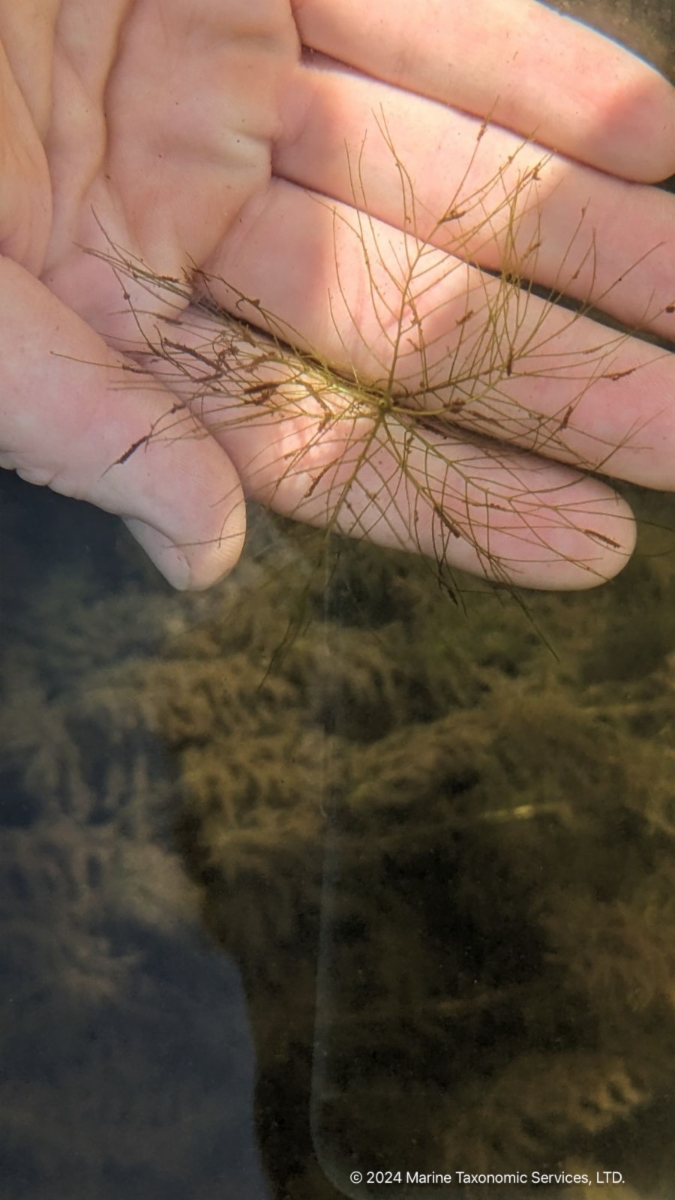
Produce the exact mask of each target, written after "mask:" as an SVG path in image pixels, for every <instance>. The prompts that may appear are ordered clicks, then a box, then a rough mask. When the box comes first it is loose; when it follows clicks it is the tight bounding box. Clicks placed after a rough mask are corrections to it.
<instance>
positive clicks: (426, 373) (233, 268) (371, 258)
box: [210, 182, 675, 488]
mask: <svg viewBox="0 0 675 1200" xmlns="http://www.w3.org/2000/svg"><path fill="white" fill-rule="evenodd" d="M280 228H283V229H284V239H283V241H280V240H279V238H278V230H279V229H280ZM272 248H274V256H272ZM271 261H274V271H271V270H270V268H269V263H270V262H271ZM214 271H215V278H214V279H212V280H211V283H210V287H211V289H212V291H213V294H214V295H215V296H216V298H217V299H219V300H221V301H222V302H223V304H224V305H225V306H226V307H228V308H230V309H231V310H233V311H234V310H236V311H238V312H240V313H241V315H243V316H248V317H249V319H251V320H254V321H261V320H262V319H264V314H265V312H267V313H268V314H274V317H275V318H278V320H277V321H276V322H275V321H272V322H271V325H272V328H273V329H274V331H275V332H276V333H277V334H281V335H282V336H283V334H284V330H286V337H287V340H294V341H296V340H297V341H300V343H301V344H302V345H303V346H305V347H306V348H308V349H311V351H312V352H313V353H314V354H315V355H316V356H317V357H318V358H320V359H322V360H323V361H327V362H330V363H332V364H333V366H335V367H337V369H339V370H340V371H342V372H343V373H344V374H345V375H347V376H348V377H349V376H351V377H356V378H357V379H358V380H359V381H361V382H362V383H367V384H368V385H372V386H375V387H377V388H379V389H380V391H381V392H383V393H384V394H385V395H388V396H389V399H390V400H391V401H392V403H393V402H396V403H397V404H398V406H399V407H401V405H404V406H407V407H409V408H418V409H419V408H426V410H427V411H428V412H431V413H433V414H434V415H435V416H436V417H440V418H442V419H445V420H447V419H450V420H451V421H452V423H453V424H457V423H459V424H462V425H463V426H464V427H465V428H470V429H474V430H478V431H480V432H483V433H485V432H487V433H489V434H490V435H491V436H494V437H503V438H505V439H506V440H508V441H509V442H510V443H515V444H518V445H521V446H524V447H532V448H534V449H537V450H540V451H541V452H542V453H544V454H546V455H547V456H549V457H555V458H559V459H562V460H563V461H569V462H572V463H575V464H577V465H580V466H582V467H584V468H591V469H594V470H598V471H604V472H605V473H609V474H612V475H614V476H616V477H618V478H623V479H629V480H631V481H633V482H636V483H642V484H644V485H646V486H651V487H660V488H672V487H673V486H675V409H674V407H673V403H672V397H673V395H674V394H675V359H674V358H673V356H672V355H668V354H666V353H664V352H663V351H661V350H658V349H657V348H655V347H654V346H652V345H649V344H647V343H645V342H642V341H640V340H638V339H635V338H628V337H622V336H621V335H620V334H617V333H615V332H614V331H613V330H608V329H607V328H605V327H604V326H601V325H598V324H596V323H595V322H593V321H591V320H589V319H588V318H587V317H585V316H583V315H581V314H578V313H573V312H570V311H568V310H567V309H564V308H562V307H560V306H558V305H553V304H550V303H547V302H546V301H544V300H541V299H539V298H538V297H537V296H535V295H533V294H532V293H531V292H529V291H527V290H522V289H521V288H520V287H519V286H518V281H517V280H516V281H515V282H514V281H511V280H509V279H507V278H494V277H492V276H486V275H483V274H482V273H481V272H479V271H477V270H475V269H474V268H472V267H470V266H467V264H465V263H463V262H461V261H459V260H457V259H454V258H452V256H448V255H445V254H444V253H443V252H441V251H439V250H433V249H432V250H429V249H428V248H425V247H424V246H420V245H419V243H418V242H417V241H416V240H415V239H414V238H410V237H409V236H407V235H406V234H404V233H401V231H400V230H394V229H392V228H391V227H390V226H388V225H384V224H383V223H382V222H378V221H375V220H365V219H363V220H362V219H360V218H359V217H358V215H357V216H356V217H355V215H354V211H353V209H350V208H349V207H348V206H342V205H339V204H336V205H333V204H330V205H328V204H326V203H325V202H320V201H319V200H317V198H315V197H313V196H312V195H310V194H308V193H306V192H304V191H302V190H301V189H298V188H295V187H294V186H293V185H290V184H287V183H283V182H278V183H277V185H276V186H275V187H274V188H273V189H271V191H270V192H269V193H268V194H267V195H266V197H265V200H264V202H263V201H260V202H259V205H258V208H257V211H256V212H255V213H254V214H252V215H251V223H250V226H249V227H248V229H247V230H246V237H245V238H242V239H241V240H239V241H238V242H237V243H236V245H235V246H234V247H233V248H230V246H224V247H223V248H222V254H221V257H220V259H218V260H217V261H216V262H215V264H214ZM223 280H226V281H227V282H226V283H223V282H222V281H223ZM234 289H238V290H237V291H235V290H234ZM242 296H243V297H248V298H250V299H254V300H255V303H254V304H251V303H250V302H249V303H246V301H245V300H244V301H241V299H239V300H238V299H237V298H238V297H242ZM297 331H301V333H298V332H297Z"/></svg>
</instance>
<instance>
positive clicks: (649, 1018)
mask: <svg viewBox="0 0 675 1200" xmlns="http://www.w3.org/2000/svg"><path fill="white" fill-rule="evenodd" d="M624 10H625V12H624ZM627 12H628V7H627V6H626V5H624V6H623V7H621V6H618V5H617V6H615V17H616V15H617V14H619V15H620V16H621V19H622V21H623V20H624V18H625V16H626V13H627ZM664 12H665V10H664ZM664 19H665V18H664ZM663 28H665V26H664V27H663ZM622 32H623V34H624V35H625V27H622ZM644 52H645V53H647V51H646V50H645V51H644ZM631 497H632V499H633V500H634V502H635V503H636V505H637V508H638V511H639V512H640V513H641V515H642V517H643V527H642V533H641V542H640V549H639V552H638V554H637V555H636V558H635V560H634V561H633V562H632V563H631V565H630V566H629V567H628V568H627V570H626V571H625V572H624V574H623V575H621V576H620V577H619V579H618V580H616V581H615V582H614V583H613V584H612V585H610V586H607V587H604V588H602V589H599V590H598V591H596V592H590V593H585V594H581V595H578V596H574V595H569V596H546V595H541V596H535V595H529V596H528V597H527V609H526V611H523V609H522V608H521V607H520V606H519V605H518V603H516V602H515V601H514V600H513V599H512V598H510V597H508V596H506V595H504V594H502V593H497V592H493V591H490V590H487V589H485V588H482V587H479V586H478V585H476V584H472V583H471V582H470V581H465V583H464V585H463V587H462V589H461V602H460V603H459V604H458V605H453V604H452V603H451V602H450V601H449V600H448V597H447V596H445V595H443V594H441V593H439V591H438V589H437V588H436V587H435V586H434V585H433V582H432V579H431V576H430V575H429V573H428V572H427V570H426V569H425V567H424V566H423V564H420V563H416V562H415V561H414V560H412V559H408V558H404V557H401V556H397V555H391V554H385V553H380V552H376V551H368V550H366V549H365V548H362V547H357V546H351V545H349V546H344V547H343V548H342V549H341V550H340V551H339V552H338V553H336V554H335V555H331V556H330V557H329V559H328V561H327V562H326V563H325V564H324V567H323V571H322V572H319V573H318V574H315V573H314V572H313V569H312V566H311V563H312V561H313V560H312V557H311V551H312V546H313V545H316V540H315V539H314V540H312V539H310V542H309V545H306V544H305V541H304V540H302V541H300V542H298V540H297V538H295V537H294V536H293V535H292V534H291V533H290V532H289V529H288V527H285V526H281V525H279V524H278V523H274V522H272V521H271V520H269V519H268V518H266V517H265V516H264V515H259V516H258V517H257V519H256V521H255V531H254V535H253V537H252V538H251V544H250V548H249V551H248V553H247V555H246V559H245V561H244V563H243V564H242V566H241V567H240V568H239V569H238V570H237V572H235V575H234V576H233V577H232V579H231V580H229V581H227V582H226V583H225V584H223V585H222V586H221V587H219V588H217V589H214V591H213V592H211V593H209V594H207V595H205V596H197V597H189V596H178V595H175V594H173V593H172V592H170V590H169V589H168V588H167V587H166V586H165V585H164V584H163V583H162V582H161V581H160V580H159V579H158V577H157V576H156V574H155V573H154V572H153V571H152V569H151V568H150V567H149V566H148V565H147V564H146V563H145V561H144V560H143V558H142V556H141V554H140V552H139V551H138V550H137V549H136V548H135V547H134V546H133V544H132V543H131V542H130V540H129V539H128V538H127V537H126V536H125V535H124V534H123V533H122V532H121V531H120V529H119V527H118V525H117V523H116V522H115V521H113V520H112V519H111V518H109V517H107V516H105V515H104V514H101V513H98V512H95V511H94V510H91V509H88V508H86V507H85V506H82V505H77V504H75V503H73V502H69V501H67V500H64V499H62V498H60V497H56V496H52V495H50V494H48V493H46V492H44V491H39V490H37V489H31V488H30V487H28V486H27V485H24V484H22V483H21V482H20V481H18V480H16V479H15V478H13V477H12V476H9V475H6V474H2V475H0V557H1V558H2V562H3V564H4V568H5V569H4V573H3V576H2V578H1V579H0V603H1V609H2V618H3V620H2V634H1V635H0V660H1V669H0V689H1V690H0V731H1V732H0V821H1V822H2V824H3V826H4V829H3V835H4V836H3V840H2V856H3V864H2V865H3V870H2V872H0V881H1V882H0V920H2V922H3V926H4V928H3V938H2V946H3V958H2V979H3V989H2V994H3V999H4V1003H3V1004H2V1007H1V1014H2V1015H1V1017H0V1020H1V1021H2V1031H3V1035H4V1036H3V1071H2V1075H1V1077H0V1112H1V1114H2V1118H1V1121H0V1126H1V1133H0V1180H2V1182H1V1183H0V1195H2V1196H5V1195H6V1196H7V1197H10V1196H11V1197H12V1200H47V1198H49V1200H80V1198H82V1200H90V1198H91V1197H94V1196H96V1197H97V1200H99V1198H100V1200H119V1198H120V1197H124V1200H136V1198H138V1200H141V1198H142V1200H183V1198H184V1197H188V1196H189V1197H194V1198H199V1200H202V1198H204V1200H210V1198H211V1197H213V1198H214V1200H215V1198H216V1197H218V1198H219V1200H220V1198H222V1197H224V1196H227V1197H229V1196H233V1197H237V1198H241V1200H267V1198H269V1200H330V1198H331V1197H335V1196H339V1195H347V1196H354V1197H357V1196H366V1195H376V1196H388V1197H393V1196H397V1197H399V1196H406V1197H407V1196H410V1197H417V1196H419V1197H421V1196H425V1197H430V1196H440V1197H448V1198H449V1200H450V1198H451V1197H452V1198H453V1200H454V1198H455V1197H457V1198H462V1200H465V1198H466V1200H475V1198H478V1197H483V1196H485V1197H490V1200H501V1197H502V1196H505V1197H506V1196H514V1197H516V1196H517V1197H526V1196H530V1195H536V1196H546V1197H547V1198H548V1200H553V1198H555V1197H558V1196H561V1197H565V1198H569V1200H578V1198H581V1197H587V1196H589V1195H591V1194H595V1192H593V1193H591V1191H590V1186H589V1185H587V1184H584V1183H579V1184H575V1183H571V1184H569V1185H567V1186H563V1187H561V1186H559V1185H558V1184H556V1183H555V1182H551V1183H537V1184H536V1186H535V1185H534V1184H533V1183H532V1172H534V1171H535V1170H536V1171H539V1172H541V1173H542V1174H543V1173H549V1174H551V1175H553V1176H555V1175H556V1174H560V1173H561V1172H568V1173H569V1174H570V1175H571V1176H574V1174H575V1173H577V1174H578V1175H580V1176H584V1175H586V1176H587V1177H588V1179H589V1180H591V1181H592V1186H593V1187H594V1188H597V1186H598V1185H599V1184H600V1183H602V1184H603V1185H604V1186H606V1188H607V1189H608V1192H607V1193H603V1194H609V1193H613V1192H617V1194H618V1193H620V1194H621V1196H622V1198H623V1200H666V1198H667V1197H670V1196H672V1194H673V1190H674V1188H675V1145H673V1139H672V1135H671V1130H672V1128H673V1122H674V1120H675V1107H674V1104H675V1102H674V1101H673V1099H672V1097H673V1095H674V1094H675V1061H674V1051H675V1018H674V1014H673V995H674V994H675V951H674V950H673V946H675V900H674V898H673V897H674V896H675V853H674V838H675V803H674V800H673V779H674V778H675V745H674V743H673V734H672V730H673V727H674V721H675V533H673V532H672V531H673V530H674V529H675V502H672V501H670V500H668V499H663V498H655V497H649V496H646V495H643V496H639V495H637V494H636V493H631ZM266 548H267V549H266ZM264 551H265V552H264ZM289 625H290V629H291V636H289ZM355 1171H360V1172H362V1173H364V1174H365V1173H367V1172H368V1171H373V1172H382V1173H386V1172H392V1173H393V1177H391V1178H390V1181H389V1182H385V1181H384V1180H383V1181H382V1182H381V1183H380V1182H378V1179H379V1177H378V1176H377V1175H375V1176H374V1177H373V1182H372V1184H369V1183H368V1182H367V1181H366V1182H361V1183H358V1184H355V1183H353V1182H351V1180H350V1176H351V1175H352V1173H353V1172H355ZM415 1172H421V1173H424V1174H426V1173H429V1174H431V1173H434V1174H445V1173H453V1174H454V1182H453V1185H451V1186H445V1185H442V1184H439V1183H435V1182H432V1181H425V1182H419V1183H418V1184H415V1183H411V1182H406V1177H407V1175H408V1173H410V1175H411V1176H413V1177H414V1175H415ZM458 1172H466V1173H467V1175H472V1174H477V1175H479V1174H481V1173H502V1172H503V1173H517V1172H521V1173H524V1174H526V1175H527V1176H528V1178H529V1179H530V1183H525V1182H521V1183H519V1184H518V1185H516V1186H514V1187H508V1186H506V1185H503V1184H499V1185H494V1186H491V1185H485V1186H483V1185H482V1184H481V1183H472V1182H466V1183H465V1184H462V1183H461V1181H460V1183H459V1184H458V1183H457V1173H458ZM606 1172H608V1173H609V1176H607V1175H606V1174H605V1173H606ZM612 1172H617V1173H620V1174H621V1176H622V1177H623V1179H624V1181H625V1182H624V1183H623V1184H621V1185H619V1184H618V1183H617V1184H616V1186H614V1185H613V1184H612V1179H617V1176H613V1175H612ZM398 1173H400V1175H401V1179H400V1181H399V1179H398ZM385 1179H386V1175H385Z"/></svg>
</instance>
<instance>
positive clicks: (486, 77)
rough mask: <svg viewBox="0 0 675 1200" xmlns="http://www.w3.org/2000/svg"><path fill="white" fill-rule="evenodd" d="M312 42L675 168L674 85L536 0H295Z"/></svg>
mask: <svg viewBox="0 0 675 1200" xmlns="http://www.w3.org/2000/svg"><path fill="white" fill-rule="evenodd" d="M294 9H295V14H296V19H297V22H298V28H299V31H300V36H301V38H302V41H303V43H304V44H305V45H306V46H309V47H311V48H313V49H314V50H320V51H322V52H323V53H324V54H327V55H329V56H331V57H332V58H334V59H336V60H338V61H340V62H345V63H348V64H349V65H350V66H353V67H357V68H358V69H359V70H361V71H363V72H365V73H366V74H367V75H373V76H376V77H377V78H380V79H383V80H386V81H387V82H389V83H393V84H396V85H397V86H398V87H401V88H404V89H405V90H406V91H407V92H420V93H421V94H423V95H426V96H430V97H431V98H432V99H435V100H440V101H441V102H442V103H443V104H451V105H454V106H456V107H457V108H461V109H464V110H465V111H467V112H471V113H475V114H477V115H478V116H481V117H486V116H489V117H490V119H491V120H494V121H497V122H498V123H499V124H501V125H505V126H506V127H507V128H509V129H514V130H516V131H517V132H518V133H520V134H521V135H522V136H523V137H527V138H529V137H536V138H537V140H539V141H541V142H543V143H544V144H545V145H548V146H550V147H551V148H553V149H556V150H558V151H560V152H561V153H563V154H568V155H570V156H571V157H572V158H576V159H579V160H580V161H582V162H587V163H590V164H591V165H593V166H596V167H599V168H600V169H601V170H605V171H610V172H612V173H614V174H616V175H620V176H623V177H625V178H629V179H638V180H657V179H663V178H665V177H666V176H667V175H670V174H672V173H673V171H675V144H674V139H673V130H674V129H675V91H674V90H673V88H671V86H670V85H669V83H668V82H667V81H666V80H665V79H664V78H663V76H661V75H659V74H658V72H657V71H655V70H653V69H652V68H651V67H649V66H648V65H647V63H645V62H643V61H642V60H641V59H638V58H636V57H634V56H633V55H631V54H629V53H628V52H627V51H626V50H624V49H622V48H621V47H620V46H618V45H617V44H616V43H615V42H613V41H611V40H610V39H608V38H605V37H603V36H602V35H600V34H598V33H596V32H594V31H592V30H590V29H588V28H587V27H586V26H584V25H582V24H580V23H577V22H576V21H574V20H571V19H570V18H568V17H565V16H562V15H561V14H559V13H555V12H552V11H551V10H550V9H549V8H546V7H545V6H544V5H542V4H538V3H535V2H534V0H518V2H516V0H478V2H477V3H474V4H462V5H457V4H449V3H447V2H444V0H420V3H418V4H416V6H415V10H414V13H411V9H410V5H409V4H408V3H406V2H405V0H375V2H374V3H371V4H368V5H365V6H364V5H362V4H360V3H359V2H358V0H340V2H339V3H335V2H334V0H295V3H294Z"/></svg>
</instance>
